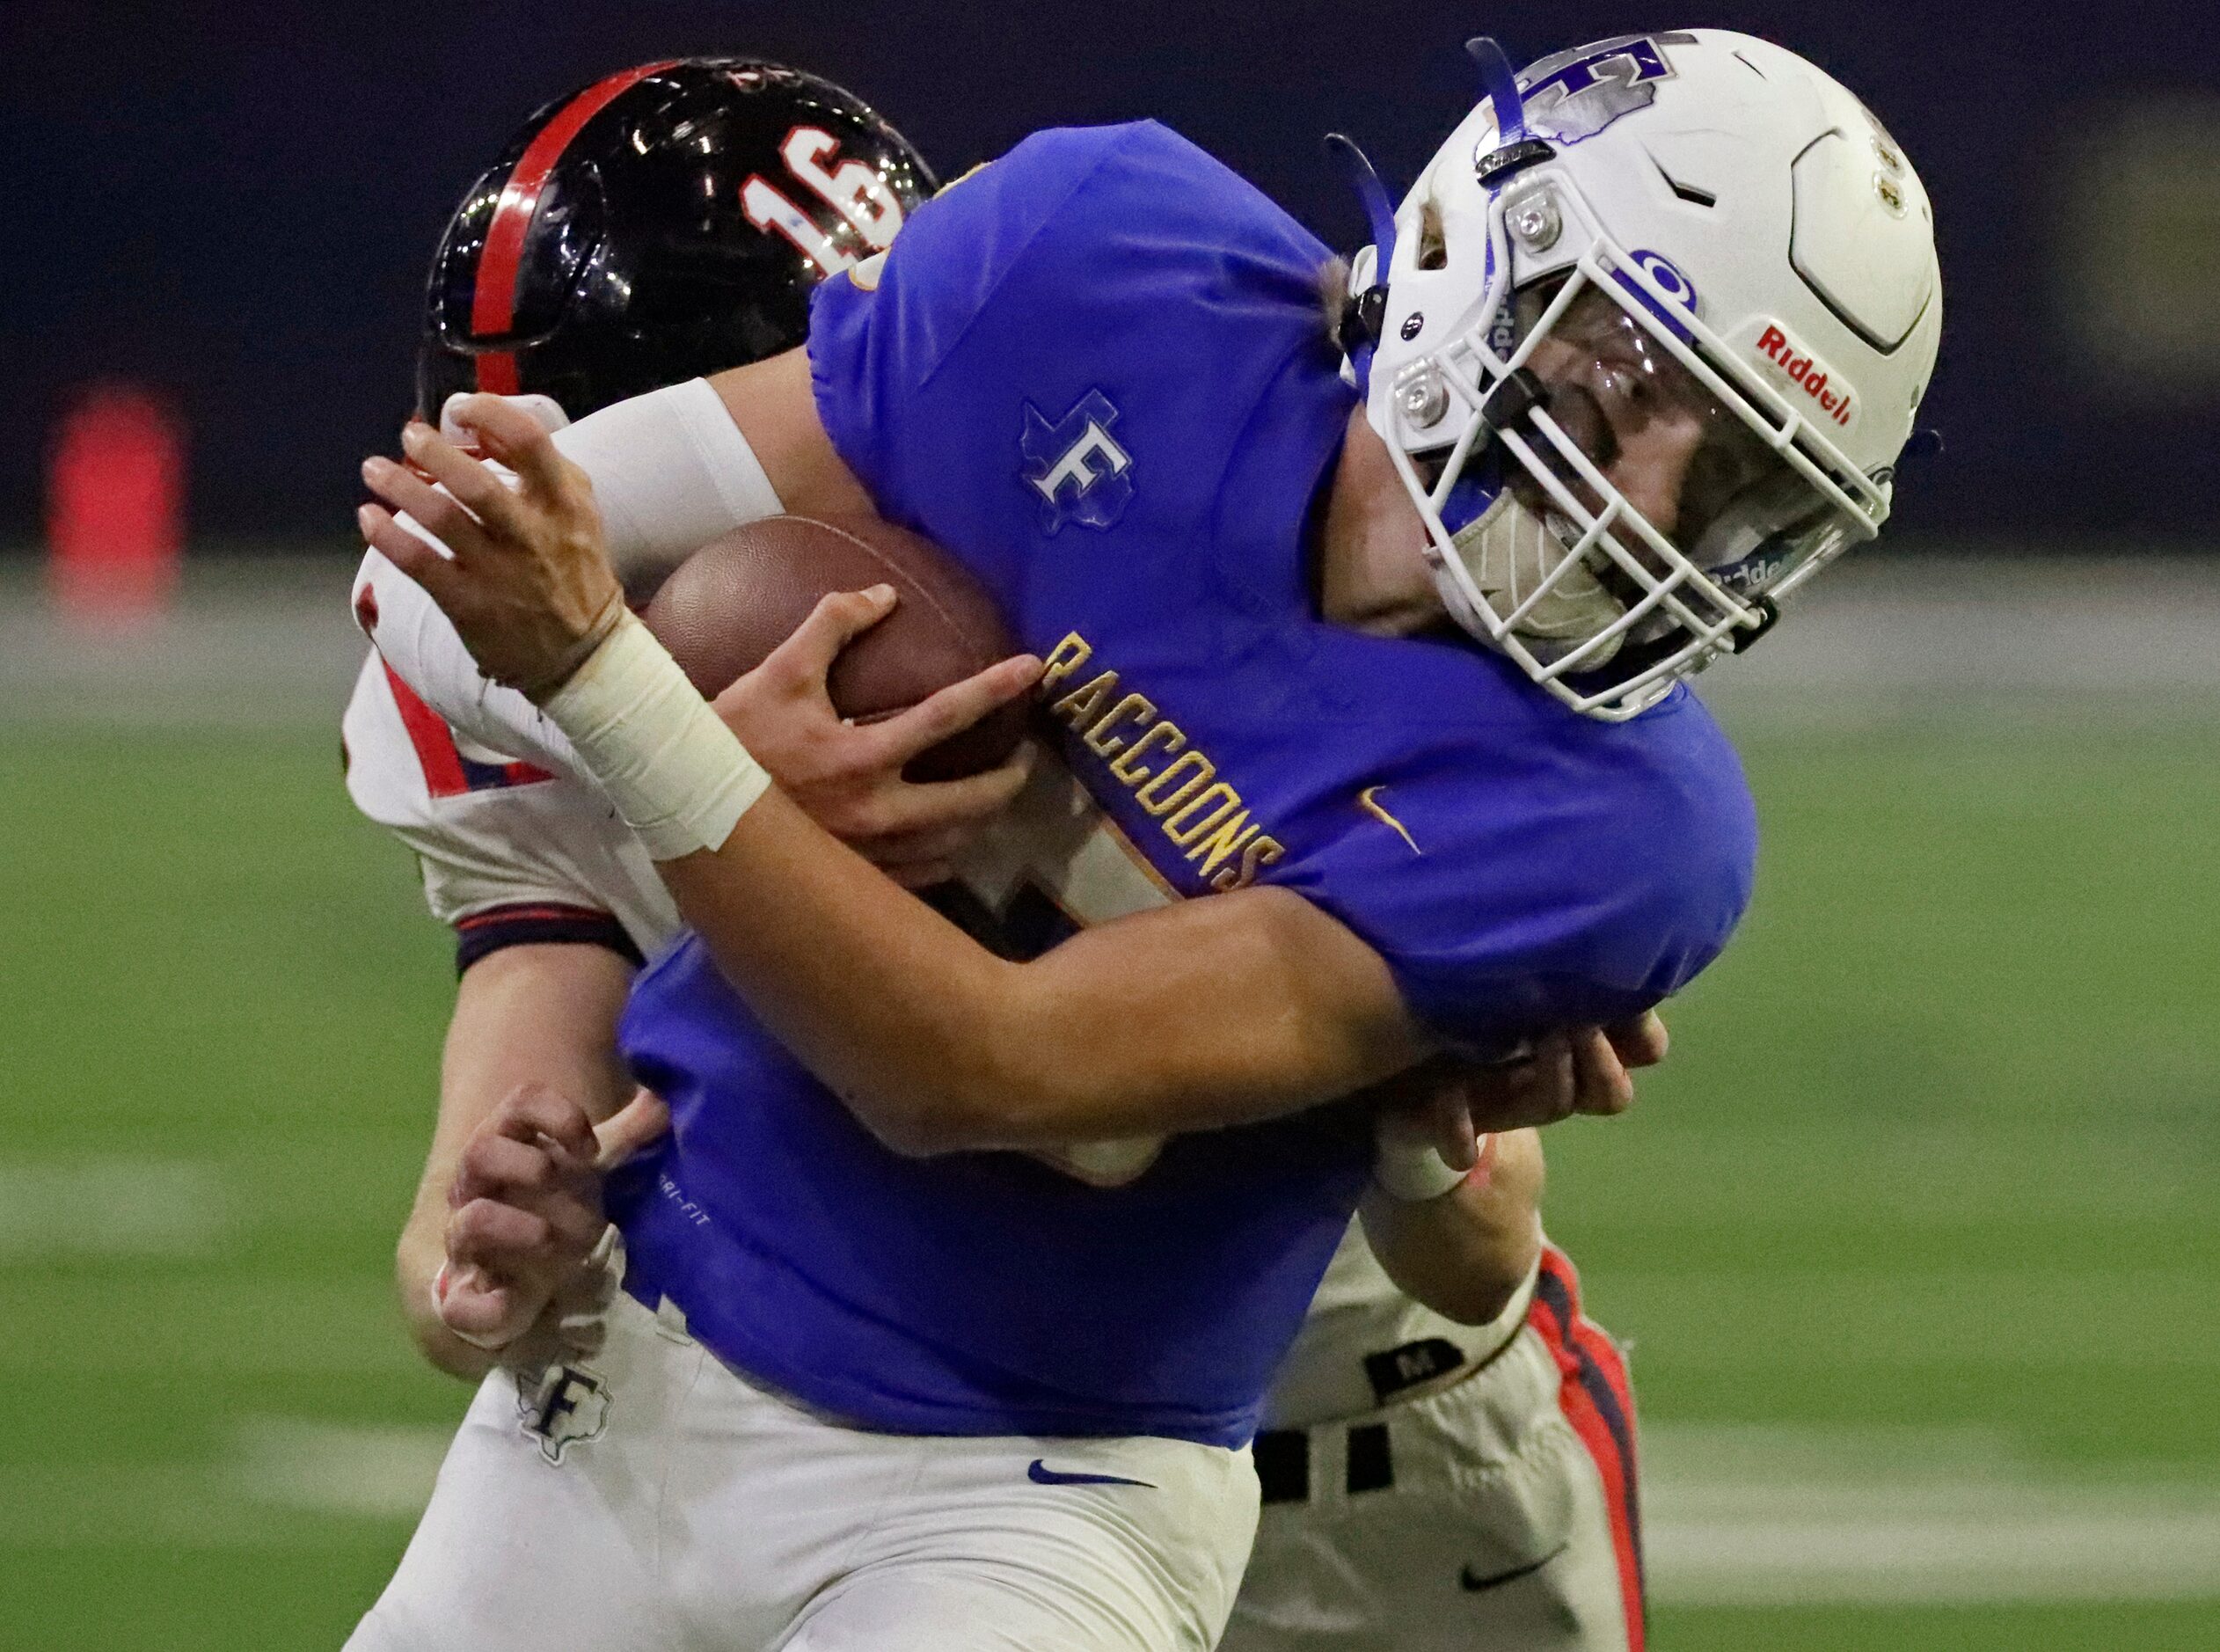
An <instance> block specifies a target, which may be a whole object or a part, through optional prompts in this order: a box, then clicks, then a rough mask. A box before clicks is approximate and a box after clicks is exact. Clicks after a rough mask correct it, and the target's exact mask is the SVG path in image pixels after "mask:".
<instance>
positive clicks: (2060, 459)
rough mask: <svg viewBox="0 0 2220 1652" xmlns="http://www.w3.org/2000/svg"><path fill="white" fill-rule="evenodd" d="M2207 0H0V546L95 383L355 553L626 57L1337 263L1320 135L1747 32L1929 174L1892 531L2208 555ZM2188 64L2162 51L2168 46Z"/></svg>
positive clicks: (2215, 250)
mask: <svg viewBox="0 0 2220 1652" xmlns="http://www.w3.org/2000/svg"><path fill="white" fill-rule="evenodd" d="M2210 20H2211V12H2210V9H2209V6H2196V5H2192V4H2188V0H2158V3H2156V4H2144V5H2141V6H2138V7H2136V8H2134V9H2133V10H2132V12H2128V11H2123V12H2121V13H2118V14H2110V15H2106V16H2092V13H2091V12H2090V11H2088V10H2087V9H2086V8H2081V7H2077V8H2074V9H2072V10H2071V11H2068V10H2067V9H2066V8H2064V7H2061V6H2056V5H2045V4H2018V5H2010V6H2007V5H2004V4H1995V3H1994V0H1988V3H1984V4H1968V5H1961V6H1957V7H1939V6H1934V5H1930V4H1921V5H1913V4H1907V3H1904V0H1890V3H1888V4H1870V3H1869V4H1859V5H1854V6H1845V5H1841V4H1817V3H1816V0H1804V3H1788V0H1782V3H1780V4H1772V5H1770V6H1762V7H1760V6H1749V5H1732V4H1728V5H1713V6H1711V7H1709V8H1705V9H1702V11H1701V15H1696V16H1691V15H1689V14H1687V13H1685V12H1684V11H1676V10H1673V9H1672V8H1667V9H1666V10H1665V11H1654V10H1653V9H1651V8H1648V7H1630V6H1626V5H1624V4H1586V3H1583V0H1559V3H1553V4H1549V5H1540V4H1510V5H1504V6H1497V7H1487V6H1474V7H1471V8H1469V9H1467V8H1463V7H1453V6H1444V5H1441V4H1419V3H1418V0H1364V3H1363V4H1347V0H1342V3H1340V4H1320V3H1318V0H1276V3H1275V4H1269V5H1231V4H1209V0H1201V3H1200V4H1198V3H1197V0H1187V4H1165V3H1163V0H1128V3H1127V4H1121V5H1117V6H1107V5H1085V4H1026V5H1012V4H968V5H963V6H921V5H916V4H887V0H843V3H842V4H813V5H807V6H804V5H790V6H783V7H765V6H743V5H733V4H713V3H711V0H695V3H694V4H683V5H682V4H673V3H672V0H630V3H628V4H621V5H612V4H600V5H586V4H565V3H563V0H538V3H537V4H449V5H444V6H435V5H428V4H420V0H392V3H391V4H384V5H381V6H378V7H376V8H368V7H350V6H344V5H288V6H282V7H281V6H273V5H257V4H231V5H221V4H213V3H212V0H183V3H182V4H172V5H168V6H162V7H156V6H128V5H115V4H84V0H7V4H5V5H4V6H0V406H4V407H6V408H7V409H8V412H9V418H8V420H7V424H6V432H7V434H6V435H5V436H4V437H0V543H22V542H25V541H27V540H29V539H31V538H33V537H34V536H35V535H36V533H37V531H38V524H39V522H40V468H41V467H40V456H41V453H42V450H43V449H44V446H45V443H46V441H47V435H46V433H47V431H48V429H49V428H50V427H51V425H52V422H53V420H54V418H55V414H56V413H57V412H58V411H59V410H60V409H61V408H62V407H63V406H65V405H66V404H67V402H68V400H69V398H70V396H71V395H72V394H73V392H74V391H75V389H76V388H77V386H79V385H81V384H84V383H85V382H87V381H89V380H95V379H101V378H108V377H123V378H128V379H133V380H139V381H143V382H147V383H150V384H154V385H156V386H158V387H160V388H162V389H163V390H164V391H165V392H166V393H167V394H168V395H170V396H171V397H172V398H174V400H175V402H176V403H177V405H178V406H179V407H180V408H181V409H182V411H183V413H184V415H185V417H186V420H187V423H188V426H189V429H190V433H191V441H192V464H191V478H192V481H191V499H192V505H191V513H192V523H193V530H194V539H195V540H196V541H197V542H201V543H206V542H208V541H211V540H217V541H235V542H236V541H239V540H267V541H273V542H281V541H288V540H290V541H293V542H295V543H298V542H299V541H300V539H302V538H303V537H316V538H318V539H321V538H324V537H326V536H329V537H345V535H346V534H347V529H348V519H349V508H350V506H351V504H352V502H353V501H354V497H355V493H356V489H355V485H354V465H355V461H356V460H357V458H358V457H360V456H361V454H363V453H364V452H366V451H368V450H371V449H373V448H376V447H380V446H383V445H386V444H388V443H390V442H391V439H392V435H393V430H394V427H395V424H396V422H397V421H398V419H399V418H400V417H401V415H402V414H403V413H405V410H406V407H407V403H408V396H409V376H408V362H409V358H410V353H411V349H412V347H413V336H414V329H415V323H416V310H417V303H418V296H419V283H420V279H421V274H422V270H423V267H424V265H425V263H426V261H427V257H428V255H429V252H430V250H431V246H432V243H433V240H434V238H435V235H436V233H437V232H438V230H439V228H440V225H441V223H442V221H443V219H444V217H445V215H446V214H447V212H448V211H449V208H450V207H451V206H452V204H453V202H454V201H455V200H456V198H457V196H458V195H459V194H460V192H461V191H462V189H463V188H464V186H465V185H466V184H467V183H468V182H469V180H470V179H471V177H472V176H473V175H474V174H475V173H476V172H477V171H478V169H479V168H480V167H481V166H482V165H483V164H485V163H486V161H487V160H488V159H489V158H490V157H492V156H493V154H494V153H495V151H496V150H497V149H498V147H499V145H500V142H501V140H502V138H503V137H504V135H506V134H507V133H508V131H509V130H510V129H511V128H513V127H515V125H516V124H517V123H518V122H519V121H521V120H522V118H523V117H524V115H525V114H526V113H528V112H529V111H530V110H531V109H532V108H533V107H535V106H537V105H538V104H540V103H541V102H543V101H544V100H546V99H550V98H551V97H554V96H557V95H559V94H560V93H562V92H564V91H566V90H568V89H570V88H572V87H573V86H575V85H577V84H581V83H582V82H584V81H587V80H589V79H591V78H593V77H596V76H598V75H600V74H601V73H602V72H604V71H606V70H608V69H610V68H612V67H614V66H618V65H622V64H624V63H627V62H634V61H638V60H641V59H645V58H648V57H652V56H661V55H671V54H676V53H685V52H693V51H708V50H715V51H726V52H755V53H761V54H763V55H768V56H771V57H775V58H779V59H784V60H785V61H788V62H794V63H797V64H799V65H800V66H802V67H806V68H808V69H814V70H817V71H819V72H821V73H823V74H826V75H829V76H830V77H834V78H836V79H837V80H839V81H842V82H843V83H845V84H848V85H850V86H851V87H852V88H854V89H855V90H857V91H859V92H860V93H862V94H863V95H864V96H865V98H867V99H870V100H872V101H873V102H874V103H876V104H877V105H879V106H880V108H881V109H882V110H883V111H884V112H885V113H887V115H888V116H890V117H891V118H892V119H893V120H894V121H895V122H896V124H898V125H899V126H901V127H902V128H903V129H904V130H905V131H906V132H907V133H909V135H910V136H911V137H912V138H913V139H914V140H915V141H916V142H917V143H919V144H920V146H921V147H922V148H923V149H924V150H925V152H926V154H927V155H928V156H930V157H931V158H932V159H933V160H934V162H935V163H936V164H937V165H938V167H939V168H940V170H941V171H942V172H943V174H944V175H946V176H953V175H954V174H956V173H958V172H961V171H963V170H964V169H965V168H966V167H968V166H969V165H970V164H973V163H974V162H975V161H977V160H981V159H983V158H987V157H991V156H993V155H995V154H997V153H998V152H1000V151H1001V150H1004V149H1005V148H1007V147H1008V146H1009V145H1010V144H1011V143H1012V142H1014V141H1015V140H1016V139H1018V138H1019V136H1021V135H1024V134H1025V133H1026V132H1027V131H1029V130H1031V129H1033V128H1037V127H1040V126H1043V125H1049V124H1054V123H1058V122H1084V121H1112V120H1119V119H1124V118H1128V117H1131V116H1136V115H1142V114H1149V115H1155V116H1158V117H1160V118H1162V119H1164V120H1165V121H1168V122H1169V123H1171V124H1172V126H1174V127H1176V128H1179V130H1181V131H1183V132H1185V133H1186V134H1187V135H1189V136H1191V137H1193V138H1194V139H1195V140H1196V141H1198V142H1199V143H1202V144H1203V145H1204V146H1205V147H1207V148H1209V149H1210V150H1214V151H1215V152H1216V153H1217V154H1218V155H1220V156H1221V157H1223V158H1224V159H1226V160H1227V161H1228V162H1230V164H1233V165H1234V166H1235V167H1236V168H1238V170H1240V171H1242V172H1245V173H1247V174H1248V175H1249V176H1250V177H1251V178H1252V179H1255V180H1256V181H1257V182H1259V183H1260V184H1261V185H1262V186H1264V187H1265V188H1266V189H1267V190H1268V191H1269V192H1271V193H1272V194H1274V195H1275V196H1276V197H1277V198H1278V199H1280V200H1281V201H1282V202H1284V203H1285V204H1286V205H1287V206H1288V207H1289V208H1291V209H1292V210H1293V211H1294V212H1295V213H1296V215H1297V216H1300V217H1302V218H1303V219H1304V220H1305V221H1306V222H1307V223H1310V224H1311V226H1312V227H1313V228H1314V229H1316V230H1318V231H1319V232H1320V233H1321V234H1322V235H1324V236H1325V238H1326V239H1328V240H1329V241H1331V242H1333V243H1334V244H1336V245H1342V246H1347V245H1351V244H1353V243H1354V242H1355V241H1356V240H1358V239H1360V238H1361V236H1360V233H1359V231H1360V229H1361V223H1360V220H1359V218H1358V216H1357V215H1356V212H1355V208H1354V206H1353V204H1352V203H1351V202H1350V201H1348V200H1347V198H1346V194H1345V190H1344V187H1343V186H1342V185H1341V184H1340V181H1339V179H1338V178H1337V177H1336V175H1335V174H1334V173H1333V172H1332V171H1331V170H1330V169H1329V167H1328V166H1327V165H1326V164H1325V161H1324V159H1323V157H1322V156H1321V152H1320V150H1319V142H1318V140H1319V136H1320V135H1321V134H1322V133H1324V132H1325V131H1327V130H1329V129H1333V128H1344V129H1347V130H1348V131H1350V132H1351V133H1353V134H1355V135H1357V136H1358V137H1359V138H1360V139H1361V140H1362V141H1363V142H1364V143H1367V144H1368V145H1369V147H1370V148H1371V149H1372V150H1374V153H1375V157H1376V158H1377V160H1378V162H1379V163H1380V164H1381V165H1382V168H1383V170H1384V172H1386V173H1387V174H1388V175H1389V176H1390V178H1391V179H1392V180H1395V181H1397V182H1398V183H1399V182H1400V181H1401V180H1402V179H1406V178H1407V177H1408V176H1409V175H1410V174H1411V173H1412V172H1413V170H1414V169H1415V168H1416V167H1417V166H1418V165H1419V164H1420V163H1421V162H1422V161H1423V159H1424V158H1425V157H1426V156H1427V155H1428V153H1429V151H1430V150H1431V148H1432V147H1433V145H1434V143H1435V142H1436V141H1437V140H1438V138H1439V137H1440V136H1441V135H1442V133H1443V132H1444V131H1445V130H1446V128H1448V127H1449V125H1450V123H1452V122H1453V121H1455V120H1456V119H1457V117H1458V116H1459V115H1460V114H1461V113H1463V111H1464V108H1465V107H1466V106H1468V104H1469V103H1470V101H1471V99H1472V95H1473V93H1472V88H1471V85H1470V84H1468V77H1467V74H1466V64H1465V60H1464V57H1463V55H1461V54H1460V53H1459V51H1458V50H1457V46H1458V42H1459V40H1460V39H1461V38H1462V37H1463V36H1464V34H1467V33H1478V32H1483V31H1486V32H1493V33H1496V34H1497V35H1498V36H1499V37H1501V39H1503V40H1504V41H1505V44H1506V45H1507V46H1508V48H1510V50H1511V53H1512V55H1513V57H1514V58H1515V59H1517V60H1521V61H1523V60H1524V59H1526V58H1529V57H1531V56H1535V55H1539V54H1541V53H1542V52H1544V51H1546V50H1550V49H1553V48H1558V47H1560V46H1564V45H1566V44H1570V43H1574V42H1578V41H1580V40H1587V39H1593V38H1596V37H1600V36H1603V35H1607V34H1610V33H1620V32H1624V31H1625V30H1628V29H1640V28H1651V27H1657V26H1673V25H1680V24H1685V23H1691V22H1695V23H1704V24H1711V25H1717V26H1730V27H1737V28H1745V29H1749V30H1751V31H1752V32H1755V33H1764V34H1768V35H1771V36H1772V37H1774V38H1776V39H1778V40H1782V41H1783V42H1785V43H1786V44H1788V45H1791V46H1793V47H1794V48H1796V49H1798V50H1800V51H1801V52H1803V53H1805V54H1806V55H1808V56H1810V57H1812V58H1813V59H1815V61H1816V62H1819V63H1821V64H1822V65H1823V66H1824V67H1825V68H1827V69H1829V70H1831V71H1832V72H1834V73H1835V74H1836V75H1837V76H1838V77H1841V78H1842V79H1843V80H1844V81H1845V82H1846V83H1847V84H1849V85H1850V86H1851V87H1852V88H1853V89H1854V90H1856V91H1858V92H1859V93H1860V94H1861V95H1862V96H1863V97H1864V98H1865V99H1866V100H1867V102H1868V103H1870V104H1871V105H1872V106H1873V109H1874V110H1875V112H1876V113H1879V114H1880V117H1881V119H1882V120H1883V121H1884V122H1886V123H1887V124H1888V126H1889V127H1890V128H1892V129H1893V130H1894V132H1895V135H1897V136H1898V138H1899V139H1900V140H1901V141H1902V143H1904V144H1905V145H1906V147H1907V149H1908V150H1909V151H1910V155H1911V157H1912V158H1913V160H1914V163H1915V164H1917V166H1918V168H1919V169H1920V171H1921V172H1922V173H1923V175H1924V178H1925V179H1926V182H1927V184H1928V186H1929V188H1930V190H1931V191H1932V194H1933V197H1934V200H1935V203H1936V209H1937V216H1938V219H1939V223H1940V226H1941V236H1942V243H1943V268H1944V274H1945V286H1946V294H1947V309H1946V327H1945V331H1944V339H1943V357H1942V368H1941V370H1940V372H1939V375H1938V376H1937V378H1936V381H1935V385H1934V390H1933V392H1932V396H1931V398H1930V400H1929V403H1928V422H1930V423H1932V425H1933V426H1935V427H1936V428H1938V429H1939V431H1940V432H1941V433H1942V435H1943V437H1944V440H1945V443H1946V446H1945V449H1944V451H1943V452H1942V454H1941V455H1940V457H1938V458H1935V459H1932V460H1930V461H1927V462H1925V463H1924V464H1918V465H1916V466H1915V467H1914V469H1913V470H1912V471H1911V472H1910V475H1909V476H1908V486H1905V487H1904V489H1903V490H1902V506H1901V511H1900V515H1899V516H1898V520H1897V529H1896V530H1895V531H1896V534H1897V535H1898V537H1904V538H1911V537H1927V538H1931V539H1932V538H1936V537H1946V538H1948V539H1950V540H1952V541H1954V542H1960V543H1974V544H1977V545H1982V546H1983V547H1985V548H1990V549H2005V550H2018V549H2023V548H2027V549H2032V548H2036V546H2035V543H2034V542H2035V541H2036V539H2037V538H2038V537H2040V538H2041V541H2042V543H2043V544H2044V545H2054V544H2056V545H2073V546H2079V547H2083V548H2089V547H2100V548H2114V547H2120V548H2125V547H2129V546H2136V547H2140V546H2144V545H2154V544H2167V545H2171V544H2177V543H2180V542H2182V541H2186V540H2191V539H2195V538H2198V537H2202V536H2203V535H2204V534H2205V533H2206V531H2207V530H2208V527H2209V518H2210V516H2211V515H2212V513H2213V511H2214V509H2215V508H2216V506H2220V443H2216V442H2215V441H2214V438H2213V431H2212V429H2211V426H2212V423H2213V415H2214V414H2215V413H2216V412H2220V57H2216V56H2215V55H2213V54H2212V53H2211V52H2209V51H2207V50H2203V49H2201V48H2202V44H2203V42H2204V40H2205V39H2206V36H2207V34H2208V33H2209V27H2208V26H2209V23H2210ZM2169 40H2171V41H2173V42H2174V43H2175V49H2172V50H2167V49H2164V48H2165V42H2167V41H2169Z"/></svg>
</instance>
